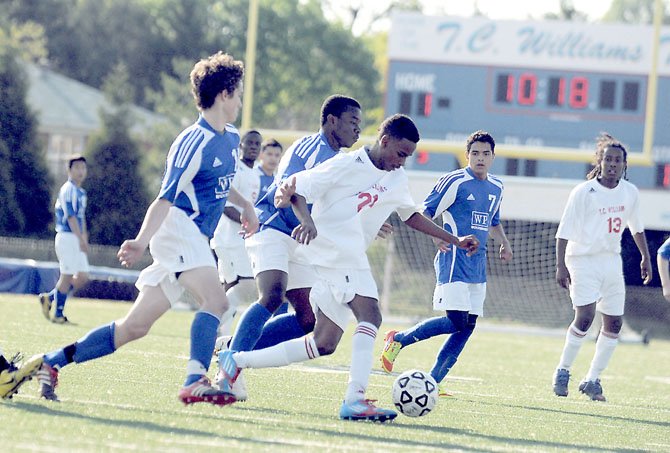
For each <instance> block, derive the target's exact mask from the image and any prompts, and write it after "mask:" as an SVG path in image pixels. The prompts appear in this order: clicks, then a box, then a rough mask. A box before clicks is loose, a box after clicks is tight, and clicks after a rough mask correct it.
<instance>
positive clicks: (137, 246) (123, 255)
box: [116, 239, 147, 267]
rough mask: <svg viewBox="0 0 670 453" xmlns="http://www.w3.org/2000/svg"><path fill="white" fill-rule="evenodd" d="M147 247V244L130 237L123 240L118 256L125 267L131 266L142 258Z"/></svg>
mask: <svg viewBox="0 0 670 453" xmlns="http://www.w3.org/2000/svg"><path fill="white" fill-rule="evenodd" d="M146 248H147V246H146V245H145V244H142V243H140V242H139V241H138V240H136V239H130V240H127V241H123V244H121V247H119V251H118V252H117V254H116V256H117V258H118V259H119V262H120V263H121V265H122V266H123V267H131V266H133V265H134V264H135V263H137V262H138V261H139V260H140V258H142V256H143V255H144V250H145V249H146Z"/></svg>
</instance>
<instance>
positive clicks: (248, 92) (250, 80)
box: [242, 0, 258, 130]
mask: <svg viewBox="0 0 670 453" xmlns="http://www.w3.org/2000/svg"><path fill="white" fill-rule="evenodd" d="M257 34H258V0H250V1H249V25H248V26H247V50H246V57H245V60H246V61H245V63H244V102H243V104H242V130H248V129H250V128H251V121H252V117H251V114H252V112H253V108H254V73H255V71H256V36H257Z"/></svg>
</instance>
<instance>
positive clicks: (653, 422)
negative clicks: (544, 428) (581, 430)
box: [471, 400, 670, 428]
mask: <svg viewBox="0 0 670 453" xmlns="http://www.w3.org/2000/svg"><path fill="white" fill-rule="evenodd" d="M471 402H473V403H475V402H476V403H477V404H485V405H489V406H506V407H512V408H515V409H527V410H530V411H539V412H553V413H556V414H569V415H578V416H583V417H595V418H602V419H603V420H607V421H612V420H618V421H623V422H634V423H640V424H645V425H655V426H660V427H663V428H665V427H668V428H670V422H659V421H656V420H641V419H639V418H632V417H618V416H616V415H607V414H594V413H592V412H590V413H586V412H574V411H566V410H561V409H550V408H546V407H533V406H520V405H518V404H508V403H498V402H496V403H488V402H486V401H474V400H472V401H471ZM593 404H594V405H598V404H603V403H599V402H594V403H593Z"/></svg>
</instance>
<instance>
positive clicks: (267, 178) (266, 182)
mask: <svg viewBox="0 0 670 453" xmlns="http://www.w3.org/2000/svg"><path fill="white" fill-rule="evenodd" d="M257 168H258V174H259V176H260V178H261V186H260V189H259V190H258V197H257V198H256V199H255V200H254V203H256V202H258V201H260V200H261V199H262V198H263V197H264V196H265V194H266V193H268V190H269V189H270V186H272V183H273V182H274V181H275V175H266V174H265V172H264V171H263V170H262V169H261V167H257Z"/></svg>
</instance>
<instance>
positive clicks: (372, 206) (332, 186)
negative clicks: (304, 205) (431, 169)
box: [293, 148, 419, 269]
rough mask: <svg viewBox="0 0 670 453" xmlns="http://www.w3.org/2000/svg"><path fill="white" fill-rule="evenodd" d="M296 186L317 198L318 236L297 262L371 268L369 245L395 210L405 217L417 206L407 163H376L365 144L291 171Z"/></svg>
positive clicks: (298, 253) (313, 200) (302, 249)
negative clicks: (382, 167)
mask: <svg viewBox="0 0 670 453" xmlns="http://www.w3.org/2000/svg"><path fill="white" fill-rule="evenodd" d="M293 176H295V177H296V192H297V193H298V194H300V195H303V196H304V197H305V198H306V199H307V202H308V203H314V207H313V208H312V218H313V219H314V223H315V225H316V229H317V237H316V238H315V239H314V240H313V241H312V242H310V244H309V245H307V246H299V247H298V249H297V250H296V253H295V259H296V260H297V261H298V262H307V263H310V264H313V265H318V266H323V267H327V268H336V269H369V268H370V264H369V263H368V259H367V255H366V253H365V251H366V250H367V248H368V246H369V245H370V243H371V242H372V241H373V240H374V238H375V237H376V235H377V232H378V231H379V228H380V227H381V225H382V224H383V223H384V221H385V220H386V219H387V218H388V216H389V215H390V214H391V213H392V212H393V211H397V212H398V214H399V215H400V217H401V218H402V219H403V220H406V219H408V218H409V217H410V216H412V214H414V213H416V212H418V211H419V209H418V207H417V206H416V205H415V203H414V201H413V200H412V197H411V196H410V194H409V184H408V178H407V174H406V173H405V170H404V169H403V168H399V169H397V170H394V171H391V172H387V171H384V170H380V169H378V168H377V167H375V166H374V164H373V163H372V162H371V161H370V158H369V157H368V153H367V150H366V149H365V148H360V149H358V150H356V151H352V152H350V153H346V154H341V155H338V156H335V157H333V158H332V159H330V160H327V161H326V162H324V163H322V164H321V165H319V166H318V167H315V168H313V169H311V170H306V171H302V172H299V173H296V174H295V175H293Z"/></svg>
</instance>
